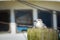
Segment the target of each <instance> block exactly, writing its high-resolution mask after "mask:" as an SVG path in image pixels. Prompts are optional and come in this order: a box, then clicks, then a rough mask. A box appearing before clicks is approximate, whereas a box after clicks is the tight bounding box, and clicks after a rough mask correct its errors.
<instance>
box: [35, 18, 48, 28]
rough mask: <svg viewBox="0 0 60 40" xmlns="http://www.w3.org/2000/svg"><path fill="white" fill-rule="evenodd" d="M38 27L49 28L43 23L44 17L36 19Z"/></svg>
mask: <svg viewBox="0 0 60 40" xmlns="http://www.w3.org/2000/svg"><path fill="white" fill-rule="evenodd" d="M35 27H36V28H47V26H46V25H45V24H44V23H43V21H42V19H37V20H36V25H35Z"/></svg>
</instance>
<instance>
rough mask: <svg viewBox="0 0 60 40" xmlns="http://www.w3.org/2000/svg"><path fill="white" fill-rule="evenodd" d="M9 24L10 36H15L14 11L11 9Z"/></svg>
mask: <svg viewBox="0 0 60 40" xmlns="http://www.w3.org/2000/svg"><path fill="white" fill-rule="evenodd" d="M10 18H11V24H10V27H11V34H13V35H14V34H15V33H16V24H15V16H14V10H13V9H11V17H10Z"/></svg>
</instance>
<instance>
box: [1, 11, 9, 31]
mask: <svg viewBox="0 0 60 40" xmlns="http://www.w3.org/2000/svg"><path fill="white" fill-rule="evenodd" d="M9 23H10V11H9V10H0V32H7V31H9V30H10V29H9Z"/></svg>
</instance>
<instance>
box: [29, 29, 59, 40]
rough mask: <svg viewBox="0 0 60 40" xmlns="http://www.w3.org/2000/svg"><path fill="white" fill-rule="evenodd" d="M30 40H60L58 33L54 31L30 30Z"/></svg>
mask: <svg viewBox="0 0 60 40" xmlns="http://www.w3.org/2000/svg"><path fill="white" fill-rule="evenodd" d="M28 40H58V32H57V31H56V30H54V29H47V28H30V29H28Z"/></svg>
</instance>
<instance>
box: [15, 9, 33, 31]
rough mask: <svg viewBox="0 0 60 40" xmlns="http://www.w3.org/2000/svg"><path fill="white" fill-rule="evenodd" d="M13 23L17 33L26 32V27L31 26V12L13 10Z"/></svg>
mask: <svg viewBox="0 0 60 40" xmlns="http://www.w3.org/2000/svg"><path fill="white" fill-rule="evenodd" d="M15 21H16V24H17V30H18V31H19V30H20V31H21V30H24V29H25V30H26V28H27V27H29V26H32V25H33V15H32V10H15ZM27 25H28V26H27Z"/></svg>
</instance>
